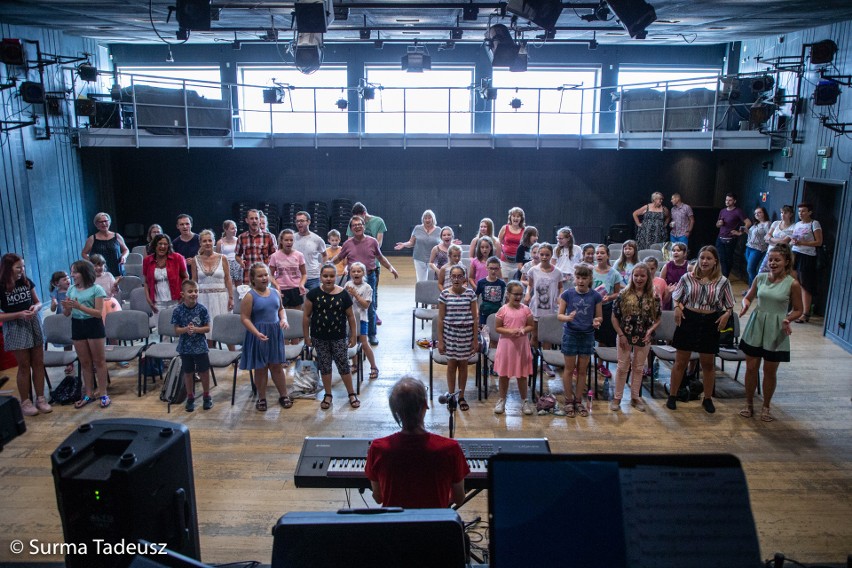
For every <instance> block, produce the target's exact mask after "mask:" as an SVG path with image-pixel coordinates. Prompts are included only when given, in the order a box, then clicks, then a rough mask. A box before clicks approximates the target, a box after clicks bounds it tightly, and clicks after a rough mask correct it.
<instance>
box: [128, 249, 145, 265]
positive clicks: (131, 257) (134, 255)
mask: <svg viewBox="0 0 852 568" xmlns="http://www.w3.org/2000/svg"><path fill="white" fill-rule="evenodd" d="M144 257H145V255H142V254H139V253H138V252H131V253H128V254H127V259H126V260H125V261H124V266H125V267H127V265H129V264H133V265H137V264H138V265H140V266H141V265H142V259H143V258H144Z"/></svg>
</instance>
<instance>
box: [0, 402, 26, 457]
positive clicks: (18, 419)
mask: <svg viewBox="0 0 852 568" xmlns="http://www.w3.org/2000/svg"><path fill="white" fill-rule="evenodd" d="M26 431H27V425H26V424H25V423H24V415H23V414H22V413H21V403H20V401H18V399H17V398H15V397H14V396H0V451H2V450H3V446H5V445H6V444H8V443H9V442H10V441H11V440H12V439H13V438H16V437H18V436H20V435H21V434H23V433H24V432H26Z"/></svg>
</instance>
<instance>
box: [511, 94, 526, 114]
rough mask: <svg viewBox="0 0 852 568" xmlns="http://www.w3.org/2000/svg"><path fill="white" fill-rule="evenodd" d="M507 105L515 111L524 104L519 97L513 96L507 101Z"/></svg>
mask: <svg viewBox="0 0 852 568" xmlns="http://www.w3.org/2000/svg"><path fill="white" fill-rule="evenodd" d="M509 106H510V107H512V108H513V109H515V111H517V110H518V109H519V108H521V107H522V106H524V103H523V101H522V100H521V99H519V98H518V97H515V98H514V99H512V100H511V101H510V102H509Z"/></svg>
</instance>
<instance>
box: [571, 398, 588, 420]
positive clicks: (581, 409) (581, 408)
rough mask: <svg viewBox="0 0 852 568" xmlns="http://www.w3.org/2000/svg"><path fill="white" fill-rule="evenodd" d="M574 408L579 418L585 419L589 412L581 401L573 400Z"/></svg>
mask: <svg viewBox="0 0 852 568" xmlns="http://www.w3.org/2000/svg"><path fill="white" fill-rule="evenodd" d="M574 407H575V408H576V409H577V414H579V415H580V416H582V417H584V418H585V417H586V416H588V415H589V411H588V410H587V409H586V407H585V406H584V405H583V401H581V400H575V401H574Z"/></svg>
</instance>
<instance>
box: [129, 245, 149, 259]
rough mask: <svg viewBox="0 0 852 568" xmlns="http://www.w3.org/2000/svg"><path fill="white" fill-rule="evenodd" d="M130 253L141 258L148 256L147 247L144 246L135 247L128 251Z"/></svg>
mask: <svg viewBox="0 0 852 568" xmlns="http://www.w3.org/2000/svg"><path fill="white" fill-rule="evenodd" d="M130 252H135V253H136V254H141V255H142V256H143V257H144V256H146V255H147V254H148V247H147V246H145V245H137V246H135V247H133V248H132V249H130Z"/></svg>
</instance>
